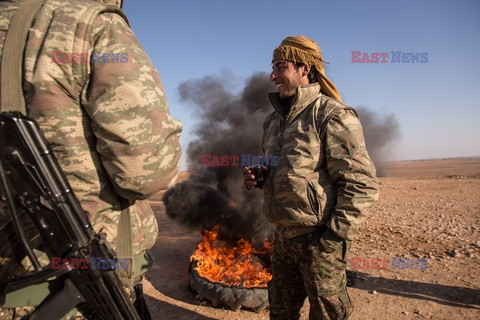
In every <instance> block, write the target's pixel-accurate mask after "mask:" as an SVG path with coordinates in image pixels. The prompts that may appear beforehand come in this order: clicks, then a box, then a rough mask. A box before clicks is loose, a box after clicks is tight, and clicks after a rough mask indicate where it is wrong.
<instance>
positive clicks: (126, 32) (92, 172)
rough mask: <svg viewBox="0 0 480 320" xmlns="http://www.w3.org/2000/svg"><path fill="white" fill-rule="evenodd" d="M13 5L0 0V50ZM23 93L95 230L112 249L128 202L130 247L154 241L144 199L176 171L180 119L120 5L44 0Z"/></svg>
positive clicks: (34, 28)
mask: <svg viewBox="0 0 480 320" xmlns="http://www.w3.org/2000/svg"><path fill="white" fill-rule="evenodd" d="M21 3H23V1H20V0H17V1H1V2H0V49H3V43H4V41H5V33H6V31H7V29H8V26H9V23H10V21H11V19H12V16H13V15H14V13H15V12H16V10H17V8H18V6H19V4H21ZM24 93H25V97H26V105H27V113H28V115H29V116H30V117H31V118H33V119H35V120H36V121H37V122H38V123H39V125H40V127H41V129H42V130H43V132H44V134H45V136H46V138H47V140H48V142H49V143H50V146H51V148H52V150H53V151H54V153H55V155H56V157H57V158H58V160H59V163H60V165H61V167H62V169H63V170H64V172H65V174H66V176H67V179H68V180H69V182H70V184H71V186H72V189H73V191H74V192H75V194H76V196H77V197H78V198H79V200H80V203H81V205H82V207H83V209H84V210H85V212H86V213H87V215H88V218H89V219H90V221H91V222H92V224H93V226H94V228H95V230H97V231H99V230H100V229H102V228H103V229H104V231H105V232H106V233H107V239H108V240H109V242H110V243H111V244H112V246H113V247H114V249H115V248H116V244H117V242H116V239H117V233H118V230H117V229H118V224H119V218H120V212H121V206H124V207H128V210H129V213H130V217H131V224H132V237H133V252H134V254H137V253H139V252H141V251H142V250H145V249H148V248H150V247H152V246H153V244H154V243H155V241H156V238H157V234H158V226H157V221H156V219H155V216H154V214H153V211H152V209H151V207H150V205H149V203H148V202H147V200H144V199H146V198H148V197H149V196H151V195H153V194H155V193H157V192H158V191H159V190H161V189H165V188H167V187H168V186H169V185H170V184H172V183H173V182H174V180H175V179H176V176H177V173H178V165H179V158H180V145H179V141H178V140H179V135H180V132H181V123H180V122H179V121H177V120H175V119H173V118H172V116H171V115H170V113H169V109H168V105H167V101H166V98H165V93H164V90H163V86H162V83H161V80H160V76H159V74H158V72H157V71H156V69H155V67H154V66H153V65H152V62H151V61H150V59H149V58H148V56H147V54H146V53H145V51H144V50H143V48H142V47H141V45H140V44H139V42H138V40H137V39H136V37H135V35H134V34H133V32H132V30H131V29H130V27H129V25H128V22H127V21H126V18H125V17H124V16H123V13H122V12H121V11H120V9H119V8H117V7H113V6H108V5H105V4H102V3H100V2H97V1H87V0H85V1H74V0H47V1H46V2H45V4H44V5H43V7H42V8H41V9H40V11H39V14H38V15H37V18H36V20H35V21H34V23H33V25H32V27H31V28H30V31H29V35H28V40H27V44H26V49H25V59H24Z"/></svg>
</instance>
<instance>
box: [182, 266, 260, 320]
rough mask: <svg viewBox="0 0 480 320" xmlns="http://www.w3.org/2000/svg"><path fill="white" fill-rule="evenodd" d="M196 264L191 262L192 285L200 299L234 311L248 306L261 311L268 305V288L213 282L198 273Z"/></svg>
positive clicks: (214, 305)
mask: <svg viewBox="0 0 480 320" xmlns="http://www.w3.org/2000/svg"><path fill="white" fill-rule="evenodd" d="M196 264H197V262H196V261H192V262H191V263H190V270H189V274H190V287H191V288H192V290H193V291H195V292H196V293H197V294H198V297H199V299H200V300H209V301H210V302H211V303H212V306H213V307H215V308H217V307H220V306H222V305H225V306H228V307H230V309H232V310H233V311H237V310H239V309H240V308H246V309H251V310H253V311H255V312H258V313H260V312H262V311H263V310H265V309H266V308H267V307H268V305H269V304H268V290H267V288H265V287H263V288H255V287H253V288H245V287H241V286H227V285H225V284H222V283H219V282H211V281H210V280H208V279H205V278H202V277H201V276H200V275H199V274H198V272H197V270H196Z"/></svg>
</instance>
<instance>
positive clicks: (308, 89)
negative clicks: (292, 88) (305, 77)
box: [268, 82, 321, 121]
mask: <svg viewBox="0 0 480 320" xmlns="http://www.w3.org/2000/svg"><path fill="white" fill-rule="evenodd" d="M320 95H321V93H320V84H319V83H318V82H315V83H310V84H307V85H303V86H300V87H298V89H297V94H296V96H295V102H294V103H293V104H292V106H291V107H290V110H285V108H284V107H283V106H282V100H281V99H280V96H279V94H278V92H274V93H270V94H269V95H268V98H269V99H270V102H271V103H272V106H273V108H274V109H275V110H276V111H277V112H278V113H279V114H280V115H281V116H282V117H284V118H285V119H286V120H287V121H291V120H293V119H295V118H296V117H297V116H298V115H299V114H300V113H301V112H302V111H303V110H304V109H305V108H306V107H308V106H309V105H310V104H311V103H312V102H313V101H315V99H317V98H318V97H319V96H320ZM287 111H288V112H287Z"/></svg>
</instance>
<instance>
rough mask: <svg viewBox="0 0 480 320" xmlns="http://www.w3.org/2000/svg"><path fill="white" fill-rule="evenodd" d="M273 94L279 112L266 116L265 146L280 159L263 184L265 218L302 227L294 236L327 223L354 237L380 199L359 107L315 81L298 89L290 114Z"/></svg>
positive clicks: (333, 230) (293, 227)
mask: <svg viewBox="0 0 480 320" xmlns="http://www.w3.org/2000/svg"><path fill="white" fill-rule="evenodd" d="M269 97H270V101H271V103H272V105H273V107H274V108H275V111H274V112H273V113H271V114H270V115H268V116H267V118H266V119H265V122H264V135H263V143H262V148H263V152H264V155H265V156H278V157H279V161H278V166H276V167H270V168H269V170H268V172H267V176H266V179H265V182H264V185H263V190H264V194H265V200H264V212H265V215H266V217H267V218H268V219H269V220H270V221H271V222H272V223H275V224H276V225H277V226H280V227H282V228H283V229H284V230H289V229H290V230H300V231H299V233H295V232H293V233H290V234H291V236H295V235H297V234H301V233H302V231H301V230H302V229H305V230H307V229H311V227H316V226H322V225H326V226H327V227H328V229H330V230H328V229H327V231H329V232H330V233H331V234H332V235H333V236H334V237H336V238H337V239H338V238H340V239H347V240H352V239H353V237H354V235H355V233H356V232H357V229H358V227H359V226H360V224H361V222H362V221H363V220H364V219H365V217H366V216H367V209H368V208H369V207H370V206H371V205H372V204H373V203H374V202H375V201H376V200H377V198H378V184H377V180H376V173H375V166H374V164H373V162H372V161H371V159H370V157H369V155H368V153H367V149H366V147H365V141H364V137H363V129H362V126H361V124H360V121H359V119H358V117H357V114H356V112H355V111H354V110H353V109H352V108H351V107H348V106H346V105H344V104H342V103H340V102H338V101H337V100H334V99H331V98H329V97H327V96H325V95H322V94H321V93H320V86H319V85H318V84H317V83H315V84H309V85H306V86H301V87H300V88H299V89H298V91H297V97H296V101H295V103H294V104H293V105H292V107H291V108H290V110H289V112H288V113H287V112H286V111H285V110H284V109H283V108H282V105H281V102H280V99H279V96H278V93H271V94H270V96H269ZM322 131H323V132H324V133H323V132H322ZM305 227H307V228H305ZM287 236H288V234H287Z"/></svg>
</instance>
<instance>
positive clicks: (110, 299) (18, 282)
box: [0, 112, 140, 320]
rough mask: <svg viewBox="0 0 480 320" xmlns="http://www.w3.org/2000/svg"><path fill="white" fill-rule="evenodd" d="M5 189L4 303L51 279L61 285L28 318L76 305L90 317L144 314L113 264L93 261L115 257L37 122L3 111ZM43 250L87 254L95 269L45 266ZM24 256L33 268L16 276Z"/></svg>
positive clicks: (1, 215)
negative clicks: (16, 293) (10, 295)
mask: <svg viewBox="0 0 480 320" xmlns="http://www.w3.org/2000/svg"><path fill="white" fill-rule="evenodd" d="M0 191H1V193H0V195H1V198H0V204H2V202H3V205H2V206H0V241H1V245H0V246H1V248H2V249H0V306H1V305H3V304H4V303H5V297H6V295H7V293H12V292H14V291H16V290H19V289H22V288H25V287H28V286H31V285H35V284H39V283H43V282H45V281H47V280H48V281H52V279H53V281H52V283H57V284H59V287H60V290H59V291H58V292H54V293H52V294H51V295H50V296H48V297H47V298H46V299H45V300H44V301H43V302H41V304H40V305H39V306H38V307H37V308H36V310H35V311H34V312H33V314H32V315H31V316H30V318H29V319H30V320H35V319H58V318H61V317H62V316H64V315H65V314H66V313H67V312H68V311H70V310H72V309H74V308H75V307H76V308H77V309H78V310H80V311H81V312H82V313H83V314H84V315H85V316H86V317H87V318H88V319H138V320H139V319H140V317H139V315H138V313H137V311H136V310H135V308H134V306H133V304H132V303H131V302H130V300H129V298H128V296H127V294H126V292H125V291H124V290H123V287H122V283H121V282H120V280H119V278H118V276H117V274H116V272H115V267H114V266H111V267H110V268H105V269H104V268H92V267H91V259H92V258H96V259H98V257H100V258H101V259H102V261H103V260H104V261H112V259H114V260H113V261H115V260H116V255H115V253H114V251H113V250H112V249H111V248H110V247H109V246H108V243H107V242H106V240H105V235H104V234H103V233H96V232H95V231H94V229H93V228H92V226H91V224H90V223H89V221H88V219H87V217H86V215H85V213H84V212H83V210H82V208H81V206H80V204H79V202H78V199H77V198H76V196H75V195H74V193H73V191H72V189H71V187H70V185H69V183H68V181H67V179H66V177H65V175H64V173H63V171H62V170H61V168H60V166H59V165H58V162H57V159H56V158H55V156H54V154H53V153H52V151H51V150H50V148H49V146H48V144H47V142H46V140H45V138H44V136H43V134H42V132H41V130H40V128H39V127H38V125H37V124H36V122H35V121H33V120H31V119H29V118H27V117H24V116H23V115H22V114H21V113H18V112H10V113H5V112H1V113H0ZM2 207H4V210H3V211H2ZM39 251H41V252H45V253H46V254H47V256H48V257H49V261H51V258H52V257H55V258H58V257H61V258H62V260H63V259H67V260H68V261H72V260H74V259H79V260H80V259H83V261H85V259H88V261H90V267H88V268H84V269H82V268H73V267H72V266H71V265H69V264H65V265H62V268H52V265H51V263H49V264H48V265H46V266H45V263H41V259H40V258H39V255H38V252H39ZM25 256H27V257H28V259H29V260H30V262H31V265H32V266H33V269H34V270H33V271H25V272H23V273H21V274H20V275H18V270H19V267H21V266H22V265H21V264H19V263H18V261H19V260H22V258H23V257H25ZM15 260H16V261H17V262H15ZM103 265H104V266H105V265H108V264H103ZM20 269H21V268H20Z"/></svg>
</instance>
